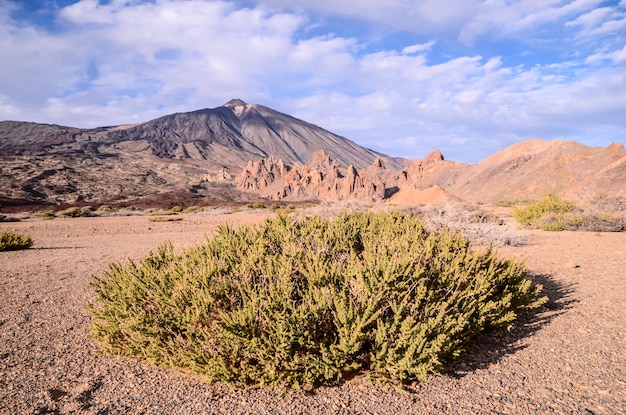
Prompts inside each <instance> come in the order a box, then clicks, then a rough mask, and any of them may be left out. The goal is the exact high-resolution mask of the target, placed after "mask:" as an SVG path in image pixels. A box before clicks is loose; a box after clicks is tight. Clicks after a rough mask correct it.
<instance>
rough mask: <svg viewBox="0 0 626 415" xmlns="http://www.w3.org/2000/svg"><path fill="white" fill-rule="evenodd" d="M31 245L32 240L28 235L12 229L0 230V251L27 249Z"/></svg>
mask: <svg viewBox="0 0 626 415" xmlns="http://www.w3.org/2000/svg"><path fill="white" fill-rule="evenodd" d="M32 245H33V240H32V238H31V237H30V236H28V235H22V234H19V233H16V232H13V231H2V232H0V251H17V250H19V249H27V248H30V247H31V246H32Z"/></svg>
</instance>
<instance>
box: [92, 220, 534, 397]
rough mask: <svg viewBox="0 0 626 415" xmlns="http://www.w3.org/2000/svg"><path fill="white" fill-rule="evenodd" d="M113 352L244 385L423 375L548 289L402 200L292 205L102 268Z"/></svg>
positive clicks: (98, 305) (98, 324)
mask: <svg viewBox="0 0 626 415" xmlns="http://www.w3.org/2000/svg"><path fill="white" fill-rule="evenodd" d="M92 285H93V287H94V289H95V291H96V295H97V296H96V301H95V303H93V304H91V305H90V311H91V313H92V316H93V324H92V333H93V336H94V338H95V339H96V340H98V341H99V342H100V344H101V345H102V347H103V349H104V350H105V351H106V352H109V353H113V354H116V355H123V356H132V357H136V358H140V359H147V360H150V361H152V362H153V363H154V364H156V365H158V366H162V367H174V368H178V369H180V370H183V371H188V372H193V373H196V374H198V375H200V376H203V377H204V378H205V379H206V380H208V381H210V382H215V381H223V382H229V383H232V384H235V385H256V386H264V385H269V386H273V387H282V388H286V387H298V386H300V385H318V384H335V383H336V382H338V381H340V380H341V379H343V378H344V377H345V376H347V375H348V374H350V373H354V372H355V371H368V373H369V374H370V376H371V377H372V378H374V379H378V380H380V381H382V382H392V383H401V382H406V381H412V380H423V379H425V378H426V376H427V375H428V374H429V373H433V372H436V371H438V370H439V369H440V368H441V367H442V364H443V362H444V361H445V360H446V359H453V358H455V357H457V356H459V354H460V353H461V351H462V350H463V346H464V345H465V344H466V343H467V342H468V341H469V340H470V339H471V338H472V337H474V336H475V335H476V334H477V333H479V332H481V331H482V330H484V329H487V328H495V329H507V328H509V327H511V325H512V323H513V321H514V319H515V318H516V316H517V315H518V314H519V313H520V312H522V311H523V310H527V309H532V308H535V307H537V306H539V305H540V304H542V303H543V302H544V301H545V298H540V297H539V292H540V290H541V287H540V286H538V285H533V283H532V282H531V281H529V280H527V279H526V278H525V269H524V267H523V265H521V264H520V263H518V262H515V261H513V260H506V261H503V260H499V259H498V258H497V257H496V256H495V254H494V253H493V252H492V250H491V248H490V247H488V248H486V249H485V250H483V251H474V250H472V249H471V247H470V242H469V241H468V240H467V239H465V238H464V237H462V236H461V235H460V234H458V233H455V232H452V231H450V230H447V229H442V230H441V231H440V232H429V231H427V230H426V229H425V227H424V223H423V220H422V219H420V218H418V217H415V216H412V215H408V214H400V213H385V212H379V213H354V214H342V215H341V216H339V217H337V218H334V219H331V220H325V219H322V218H320V217H318V216H313V217H307V218H302V219H300V220H296V219H293V218H291V217H289V216H287V215H278V216H276V217H274V218H272V219H268V220H266V221H265V222H264V223H263V224H262V225H259V226H258V227H241V228H239V229H237V230H235V229H233V228H231V227H229V226H222V227H220V228H219V229H218V230H217V232H216V234H215V236H213V237H212V238H210V239H207V240H206V242H205V243H203V244H202V245H198V246H195V247H191V248H188V249H186V250H184V251H182V252H181V253H175V252H174V250H173V248H172V246H171V245H170V244H164V245H161V246H160V247H159V248H158V250H157V251H156V252H153V253H150V255H148V256H147V257H146V258H144V259H143V260H142V261H140V262H139V263H133V262H129V263H127V264H125V265H124V264H110V266H109V270H108V271H107V272H105V273H104V275H103V276H101V277H96V278H94V280H93V282H92Z"/></svg>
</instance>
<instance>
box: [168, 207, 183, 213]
mask: <svg viewBox="0 0 626 415" xmlns="http://www.w3.org/2000/svg"><path fill="white" fill-rule="evenodd" d="M182 211H183V208H182V206H174V207H172V208H171V209H170V212H172V213H180V212H182Z"/></svg>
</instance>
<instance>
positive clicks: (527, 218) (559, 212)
mask: <svg viewBox="0 0 626 415" xmlns="http://www.w3.org/2000/svg"><path fill="white" fill-rule="evenodd" d="M573 209H574V203H573V202H569V201H566V200H563V199H560V198H559V197H558V196H557V194H556V193H554V192H551V193H547V194H546V195H545V196H544V197H543V198H542V199H541V200H538V201H536V202H534V203H530V204H528V205H527V206H525V207H523V208H515V209H514V210H513V217H514V218H515V220H517V222H518V223H519V224H520V225H522V226H534V227H538V228H541V229H544V228H546V229H544V230H562V229H556V228H558V227H559V226H556V225H555V223H560V222H562V221H563V217H564V215H565V214H566V213H569V212H571V211H572V210H573ZM550 228H555V229H550Z"/></svg>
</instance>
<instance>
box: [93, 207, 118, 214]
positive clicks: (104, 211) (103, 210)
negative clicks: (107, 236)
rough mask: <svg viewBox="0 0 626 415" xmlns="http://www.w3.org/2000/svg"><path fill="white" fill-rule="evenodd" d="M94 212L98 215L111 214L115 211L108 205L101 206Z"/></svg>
mask: <svg viewBox="0 0 626 415" xmlns="http://www.w3.org/2000/svg"><path fill="white" fill-rule="evenodd" d="M96 212H97V213H99V214H111V213H114V212H115V209H113V208H112V207H111V206H109V205H102V206H100V207H98V209H96Z"/></svg>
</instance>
